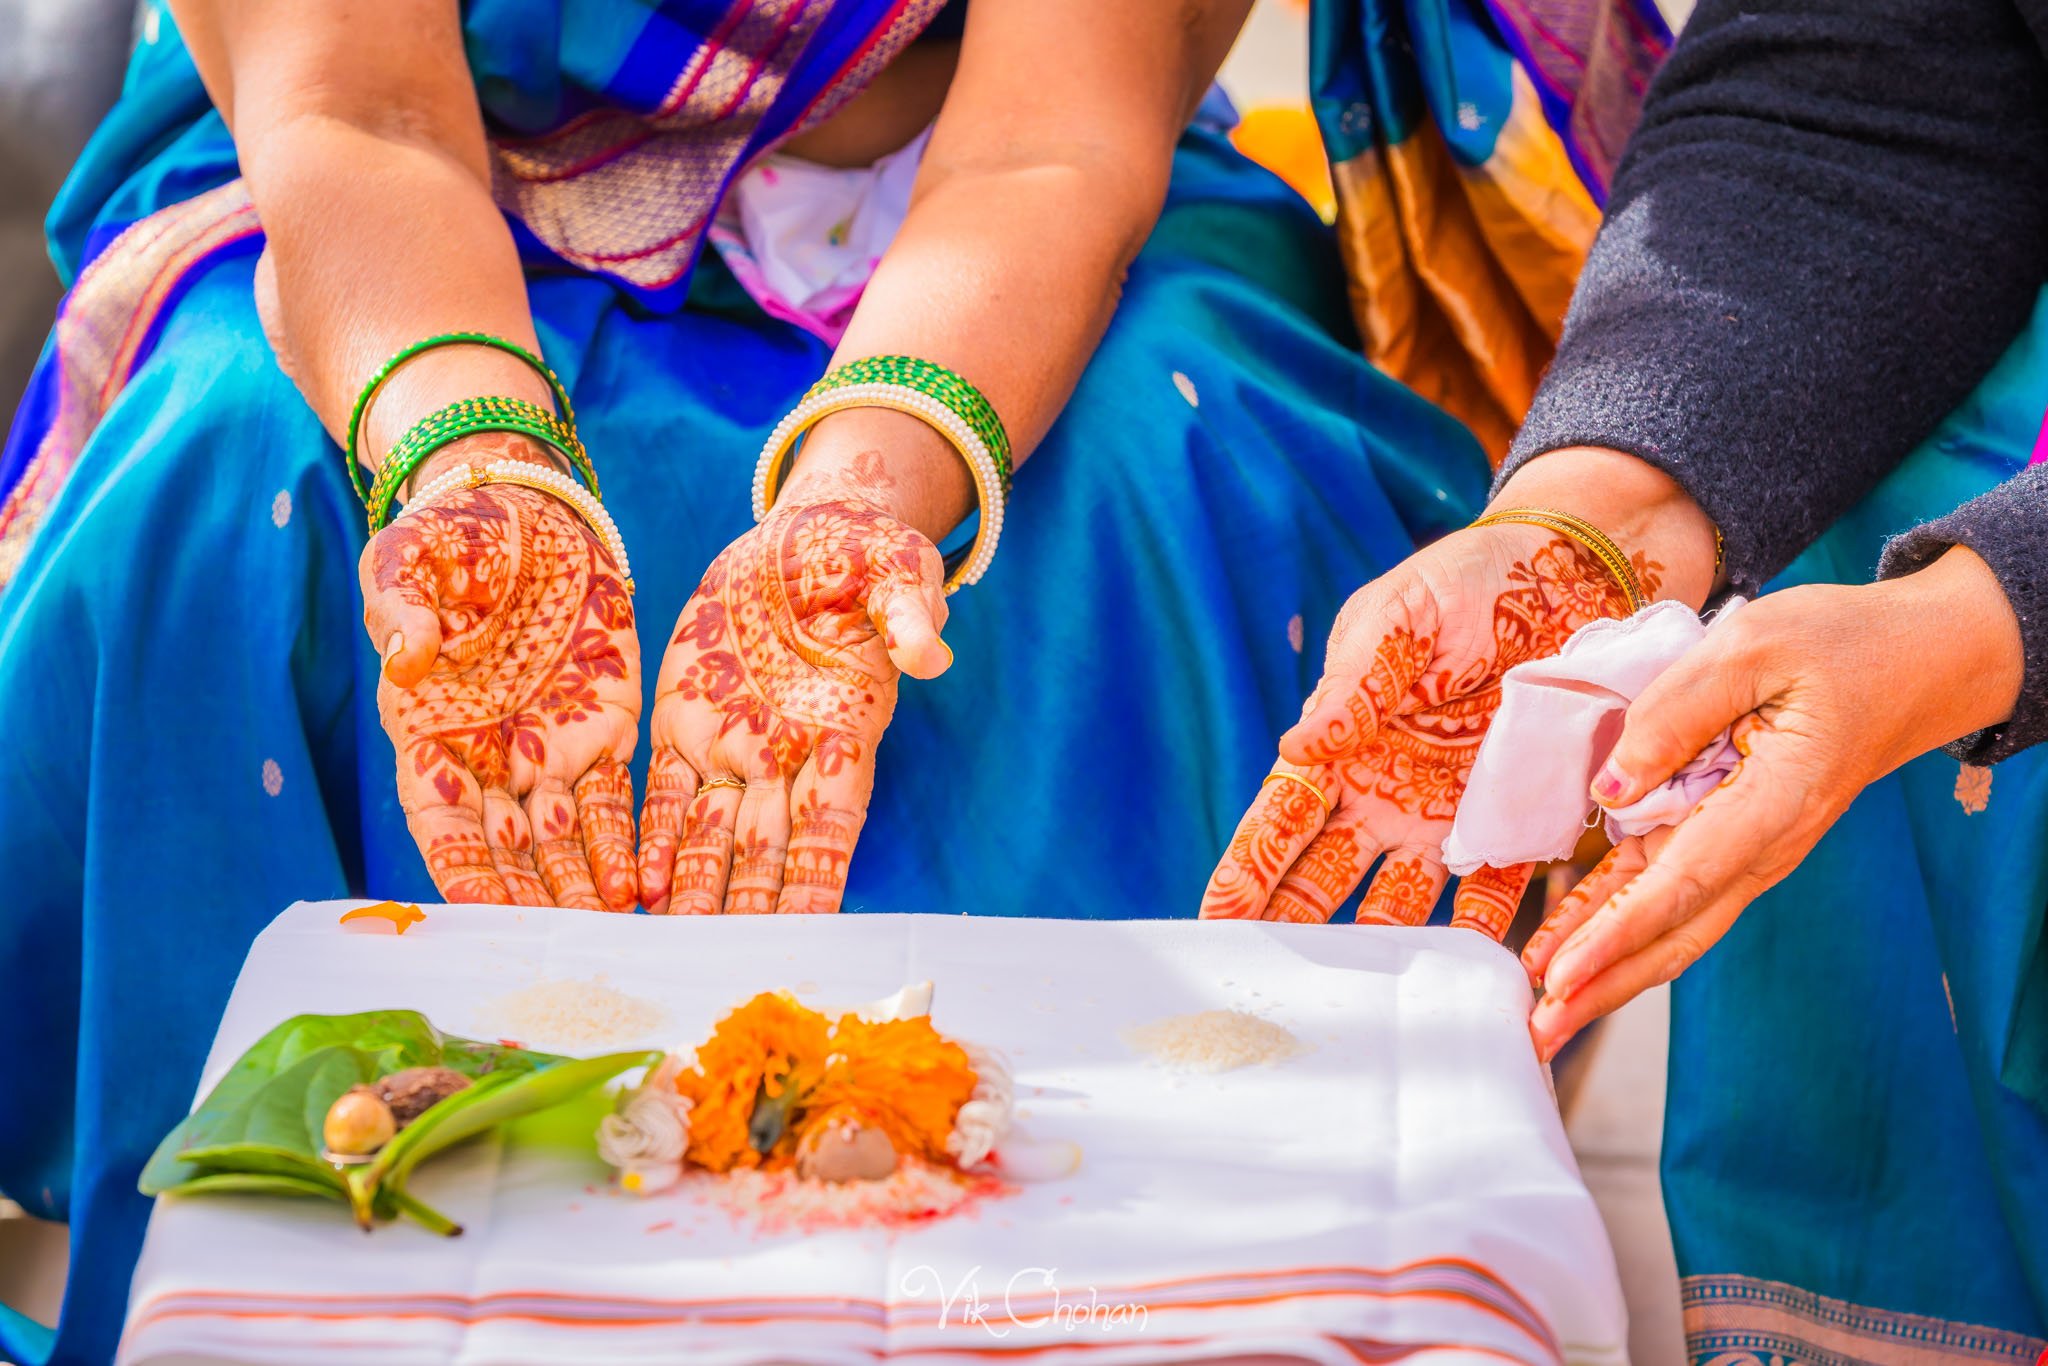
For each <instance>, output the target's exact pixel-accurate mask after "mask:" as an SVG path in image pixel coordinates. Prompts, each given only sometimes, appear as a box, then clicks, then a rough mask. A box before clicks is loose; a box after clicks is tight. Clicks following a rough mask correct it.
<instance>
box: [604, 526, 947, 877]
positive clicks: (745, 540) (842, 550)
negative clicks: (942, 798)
mask: <svg viewBox="0 0 2048 1366" xmlns="http://www.w3.org/2000/svg"><path fill="white" fill-rule="evenodd" d="M944 574H945V570H944V566H943V565H942V564H941V563H940V560H939V553H938V550H937V549H936V548H935V547H934V546H933V545H932V543H931V542H930V541H928V540H926V539H925V538H924V537H923V536H921V535H919V534H918V533H917V532H916V531H914V530H912V529H911V528H910V527H908V526H905V525H904V524H902V523H901V522H898V521H896V520H895V519H894V518H893V517H891V516H890V515H889V513H888V512H887V511H885V510H884V509H883V508H882V507H881V506H880V505H879V504H877V503H875V502H872V501H869V500H868V499H866V498H863V497H860V496H857V495H855V496H848V497H841V498H829V499H824V500H821V501H816V502H808V503H796V504H793V505H792V504H784V505H781V506H778V507H777V508H776V509H775V510H774V511H773V512H771V513H770V514H769V516H768V518H767V519H766V520H765V521H763V522H762V523H761V524H760V525H759V526H757V527H755V528H754V529H752V530H751V531H748V532H747V533H746V534H744V535H742V536H741V537H740V538H739V539H738V540H736V541H734V542H733V543H732V544H731V545H730V546H728V547H727V548H726V549H725V551H724V552H723V553H722V554H720V555H719V557H718V559H717V560H715V561H714V562H713V563H712V565H711V568H710V569H709V570H707V571H706V572H705V575H704V580H703V582H702V583H701V584H699V585H698V588H697V591H696V593H695V594H694V595H693V596H692V597H691V599H690V601H689V603H688V604H687V605H686V606H685V607H684V608H683V612H682V616H681V618H680V619H679V621H678V622H677V626H676V632H675V636H674V637H673V639H672V640H671V641H670V643H669V649H668V653H667V656H666V657H665V658H664V660H663V661H662V667H661V678H660V682H659V685H658V687H657V690H656V701H655V707H654V720H653V726H652V732H651V738H652V741H653V744H654V754H653V760H652V766H651V770H650V774H649V779H648V792H647V802H646V805H645V807H644V809H643V811H642V816H641V848H640V886H641V900H642V903H643V904H644V905H646V906H647V907H648V909H650V910H654V911H658V912H659V911H669V912H674V913H679V914H713V913H717V912H720V911H725V912H731V913H749V912H751V913H760V912H769V911H781V912H829V911H836V910H838V909H839V903H840V898H841V897H842V896H843V894H844V892H845V887H846V873H847V867H848V865H849V863H850V861H851V860H852V857H853V847H854V843H855V841H856V840H857V839H858V838H859V836H860V829H861V825H862V823H863V821H864V820H865V819H866V816H867V806H868V798H869V796H870V794H871V792H872V791H873V788H874V779H875V749H876V746H877V745H879V744H880V742H881V738H882V732H883V731H884V730H885V729H887V727H888V724H889V719H890V717H891V716H892V715H893V714H894V712H895V709H896V684H897V675H898V672H899V670H900V671H902V672H907V673H909V674H911V675H912V676H913V677H920V678H929V677H933V676H935V675H936V674H938V673H940V672H942V671H943V670H944V669H945V667H946V666H947V664H948V663H949V662H950V661H951V657H952V656H951V652H950V651H949V650H947V648H946V646H945V645H944V644H943V643H942V642H941V641H940V639H939V634H938V633H939V629H940V628H941V627H942V626H943V625H944V624H945V621H946V605H945V594H944V591H943V588H942V584H943V580H944Z"/></svg>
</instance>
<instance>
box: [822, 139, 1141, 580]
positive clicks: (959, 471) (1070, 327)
mask: <svg viewBox="0 0 2048 1366" xmlns="http://www.w3.org/2000/svg"><path fill="white" fill-rule="evenodd" d="M1164 169H1165V168H1164V166H1162V167H1160V174H1159V175H1157V176H1155V177H1146V176H1143V175H1137V176H1126V177H1124V183H1123V184H1121V185H1118V184H1112V183H1110V182H1111V179H1112V177H1110V176H1109V175H1107V174H1105V168H1102V167H1097V168H1093V169H1090V168H1084V167H1081V166H1075V165H1044V166H1029V167H1016V168H1007V169H998V170H993V171H990V172H986V173H966V174H954V175H943V176H942V177H941V178H940V180H939V183H938V184H937V185H935V186H934V187H932V188H931V189H929V190H928V191H922V192H921V194H920V197H919V199H918V201H917V202H916V203H915V204H914V206H913V207H912V209H911V213H910V216H909V217H908V219H907V220H906V221H905V222H904V225H903V230H902V232H901V233H900V234H899V235H898V236H897V239H896V242H895V244H894V245H893V246H892V247H891V248H890V250H889V253H888V255H887V256H886V257H885V258H884V259H883V261H882V264H881V267H880V268H879V269H878V270H877V271H876V273H875V278H874V280H873V281H872V282H871V283H870V284H869V285H868V288H867V292H866V294H865V295H863V297H862V299H861V304H860V308H859V311H858V312H857V313H856V314H855V315H854V319H853V324H852V326H851V327H849V328H848V330H847V333H846V337H845V339H844V340H843V341H842V342H841V344H840V347H839V353H838V355H839V358H841V359H847V358H853V357H858V356H870V355H914V356H919V357H922V358H924V359H926V360H930V361H934V362H936V363H938V364H940V365H944V366H946V367H947V368H949V369H952V370H954V371H957V372H958V373H960V374H961V375H963V376H964V377H966V378H967V379H968V380H969V382H971V383H972V384H974V386H975V387H976V388H978V389H980V390H981V392H982V393H983V395H985V396H986V397H987V398H988V400H989V402H990V403H991V404H992V405H994V407H995V409H996V412H997V413H998V414H999V415H1000V416H1001V418H1002V420H1003V424H1004V427H1005V429H1006V430H1007V432H1008V433H1009V437H1010V442H1011V446H1012V449H1013V458H1014V460H1015V461H1016V463H1018V464H1021V463H1023V461H1024V460H1025V459H1026V458H1027V457H1028V456H1029V455H1030V453H1031V450H1032V449H1033V448H1034V447H1035V446H1036V445H1037V444H1038V442H1039V441H1040V439H1042V438H1043V437H1044V435H1045V432H1046V429H1047V428H1048V427H1050V426H1051V425H1052V423H1053V420H1054V419H1055V418H1056V417H1058V416H1059V412H1060V409H1061V407H1062V406H1064V405H1065V403H1066V401H1067V398H1068V396H1069V395H1071V394H1072V392H1073V389H1074V385H1075V383H1076V381H1078V380H1079V379H1080V376H1081V370H1082V368H1083V367H1084V366H1085V365H1086V364H1087V363H1088V358H1089V356H1090V355H1092V354H1093V353H1094V350H1095V346H1096V343H1097V342H1099V341H1100V340H1101V339H1102V333H1103V329H1104V328H1105V327H1107V326H1108V324H1109V319H1110V316H1111V315H1112V314H1113V313H1114V312H1115V311H1116V303H1117V297H1118V293H1119V291H1120V290H1121V287H1122V283H1123V276H1124V271H1125V270H1126V268H1128V266H1129V264H1130V261H1131V258H1132V257H1133V256H1135V255H1136V254H1137V250H1138V247H1139V246H1140V245H1141V244H1142V243H1143V241H1144V238H1145V234H1146V232H1147V230H1148V229H1149V228H1150V226H1151V224H1152V222H1153V220H1154V218H1155V217H1156V215H1157V213H1158V207H1159V199H1160V196H1161V195H1162V194H1163V188H1164ZM1148 181H1149V182H1150V183H1149V184H1148V183H1147V182H1148ZM849 483H851V484H853V485H854V486H855V487H856V488H865V489H867V490H869V491H871V492H872V493H873V494H874V495H875V496H877V497H878V498H880V499H881V501H882V502H883V503H884V505H885V506H887V507H889V508H890V510H891V511H892V512H893V513H895V514H896V515H897V516H898V517H899V518H901V519H902V520H904V521H905V522H907V523H909V524H910V525H912V526H915V527H916V528H917V529H918V530H919V531H921V532H923V533H924V534H925V535H927V536H929V537H932V538H933V539H935V540H936V539H938V538H939V537H941V536H943V535H945V533H946V532H947V531H949V530H951V529H952V528H953V527H954V526H955V525H957V524H958V523H959V522H960V521H961V520H962V519H963V518H964V517H965V516H966V515H967V514H968V512H970V511H971V510H972V509H973V507H974V485H973V482H972V480H971V479H970V478H969V476H968V473H967V469H966V466H965V465H964V464H963V462H962V461H961V460H960V458H959V456H958V455H956V454H955V453H954V452H953V450H952V448H951V447H949V446H948V445H947V444H946V442H945V440H944V438H942V437H940V436H939V435H938V434H937V433H936V432H934V431H933V430H931V429H930V428H928V427H926V426H925V425H924V424H923V423H921V422H919V421H917V420H916V419H914V418H909V417H905V416H903V415H901V414H897V413H893V412H888V411H882V410H871V409H857V410H854V411H851V412H846V413H840V414H836V415H834V416H832V417H830V418H827V419H825V420H824V421H823V422H820V423H819V424H818V426H817V427H816V429H815V430H814V431H813V433H812V435H811V436H810V437H809V438H808V439H807V440H806V443H805V447H804V451H803V456H802V459H801V460H800V462H799V464H798V466H797V470H796V472H795V474H794V475H793V476H792V478H791V481H790V491H791V492H792V493H796V494H801V493H802V492H803V490H805V489H806V488H811V489H818V488H822V487H840V486H845V485H847V484H849Z"/></svg>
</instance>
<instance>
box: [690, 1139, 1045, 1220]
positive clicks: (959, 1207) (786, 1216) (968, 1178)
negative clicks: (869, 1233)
mask: <svg viewBox="0 0 2048 1366" xmlns="http://www.w3.org/2000/svg"><path fill="white" fill-rule="evenodd" d="M695 1179H696V1180H697V1181H699V1182H701V1183H703V1185H704V1186H706V1187H708V1189H707V1190H706V1191H705V1193H706V1194H708V1195H709V1196H710V1197H711V1199H712V1200H713V1201H714V1202H715V1203H716V1204H717V1205H718V1207H719V1208H720V1209H723V1210H724V1211H725V1212H726V1213H727V1214H729V1215H731V1216H732V1217H733V1219H734V1220H735V1221H737V1222H744V1223H747V1224H751V1225H752V1226H753V1227H754V1229H755V1231H756V1232H758V1233H762V1234H777V1233H815V1232H818V1231H819V1230H821V1229H833V1228H909V1227H913V1226H915V1225H918V1224H925V1223H930V1222H931V1221H932V1220H935V1219H944V1218H946V1217H948V1216H949V1215H955V1214H960V1213H964V1212H965V1211H967V1210H969V1209H970V1208H972V1207H974V1206H976V1205H979V1204H981V1203H982V1202H984V1201H986V1200H989V1199H992V1198H995V1197H998V1196H1003V1195H1008V1194H1010V1193H1011V1192H1012V1191H1013V1190H1014V1189H1015V1187H1012V1186H1009V1185H1006V1184H1005V1183H1004V1182H1002V1181H999V1180H997V1179H996V1178H994V1177H991V1176H987V1175H983V1174H981V1173H967V1172H955V1171H952V1170H949V1169H947V1168H944V1167H936V1166H933V1165H931V1164H930V1163H926V1162H919V1161H917V1160H916V1159H914V1158H906V1159H904V1161H903V1162H902V1163H901V1164H900V1165H898V1166H897V1168H896V1170H895V1172H894V1173H892V1174H891V1175H889V1176H887V1177H885V1178H883V1179H882V1180H880V1181H848V1182H845V1183H844V1184H841V1185H834V1184H833V1183H832V1182H829V1181H808V1180H805V1179H803V1178H802V1177H799V1176H798V1175H797V1174H796V1173H795V1172H793V1171H789V1170H787V1169H785V1170H782V1171H772V1172H764V1171H760V1170H757V1169H754V1168H740V1169H737V1170H734V1171H729V1172H725V1173H723V1174H721V1175H718V1176H711V1175H707V1174H702V1173H699V1174H697V1176H696V1178H695Z"/></svg>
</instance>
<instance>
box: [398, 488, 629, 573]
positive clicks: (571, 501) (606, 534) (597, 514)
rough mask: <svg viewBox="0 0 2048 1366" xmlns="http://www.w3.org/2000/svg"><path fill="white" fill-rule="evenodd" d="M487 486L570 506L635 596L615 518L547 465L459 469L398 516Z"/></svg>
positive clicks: (416, 496) (409, 503)
mask: <svg viewBox="0 0 2048 1366" xmlns="http://www.w3.org/2000/svg"><path fill="white" fill-rule="evenodd" d="M485 484H517V485H519V486H521V487H522V488H529V489H538V490H539V491H540V492H542V493H551V494H553V495H554V496H555V497H557V498H559V499H561V500H562V501H563V502H565V503H567V504H568V505H569V506H570V508H571V509H573V510H574V511H575V513H576V515H577V516H578V517H581V518H582V519H583V520H584V521H585V522H587V523H589V525H590V529H591V530H592V531H594V532H596V533H597V539H598V543H599V544H600V545H601V546H603V547H604V552H605V554H607V555H609V556H611V559H612V563H613V564H614V565H616V566H618V570H619V577H620V578H622V579H624V580H625V581H626V592H627V593H628V594H631V593H632V591H633V565H632V562H631V561H630V560H628V559H627V558H626V541H625V538H624V537H623V536H621V535H619V528H618V524H617V523H616V522H614V521H612V515H611V514H610V513H609V512H606V511H605V510H604V504H603V503H601V502H599V501H598V499H597V496H596V495H595V494H593V493H591V492H590V490H589V489H586V488H584V487H583V485H581V484H579V483H577V482H576V481H575V480H574V479H571V478H570V477H569V476H568V475H566V474H563V473H562V472H561V471H560V470H558V469H553V468H551V467H549V466H546V465H535V464H532V463H530V462H528V461H525V460H493V461H492V462H491V463H490V464H488V465H484V466H481V467H479V466H476V465H460V466H457V467H456V468H454V469H452V470H449V471H448V472H447V473H445V474H440V475H436V476H435V477H434V478H433V479H431V480H429V481H428V482H427V486H426V487H425V488H423V489H421V490H419V491H418V492H417V493H415V494H413V496H412V497H411V499H409V500H408V501H407V502H406V505H405V511H404V512H401V513H399V514H398V515H399V518H401V519H402V518H404V517H405V516H407V515H408V514H410V513H413V512H416V511H418V510H419V509H420V508H423V507H425V506H427V504H429V503H431V502H433V501H434V500H435V499H436V498H440V497H443V496H445V495H447V494H449V493H452V492H454V491H455V490H456V489H461V488H469V489H474V488H482V487H483V486H484V485H485Z"/></svg>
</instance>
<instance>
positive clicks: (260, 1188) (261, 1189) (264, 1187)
mask: <svg viewBox="0 0 2048 1366" xmlns="http://www.w3.org/2000/svg"><path fill="white" fill-rule="evenodd" d="M178 1194H180V1195H209V1194H211V1195H310V1196H312V1197H313V1198H314V1199H316V1200H332V1199H333V1198H334V1188H333V1187H332V1186H322V1185H316V1184H314V1183H313V1182H310V1181H300V1180H298V1179H296V1178H295V1177H290V1176H268V1175H265V1174H264V1173H262V1172H219V1173H217V1174H215V1175H213V1176H201V1177H197V1178H194V1179H193V1180H191V1181H187V1182H186V1183H185V1184H184V1185H182V1186H180V1187H178Z"/></svg>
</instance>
